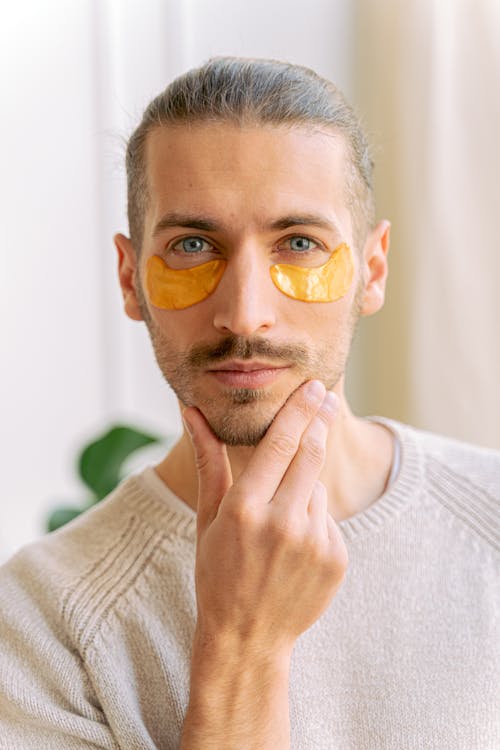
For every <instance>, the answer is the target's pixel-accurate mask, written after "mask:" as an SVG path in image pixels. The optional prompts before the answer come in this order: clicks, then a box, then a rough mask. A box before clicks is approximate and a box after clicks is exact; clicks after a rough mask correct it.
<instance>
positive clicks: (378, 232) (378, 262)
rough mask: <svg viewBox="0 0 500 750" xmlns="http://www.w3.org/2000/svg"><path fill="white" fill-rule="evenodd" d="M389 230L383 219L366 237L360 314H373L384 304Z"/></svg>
mask: <svg viewBox="0 0 500 750" xmlns="http://www.w3.org/2000/svg"><path fill="white" fill-rule="evenodd" d="M390 231H391V225H390V223H389V222H388V221H386V220H384V221H381V222H380V223H379V224H377V226H376V227H375V229H373V230H372V231H371V232H370V233H369V235H368V237H367V239H366V242H365V246H364V248H363V258H362V269H361V270H362V273H363V277H364V280H365V289H364V294H363V301H362V304H361V311H360V312H361V315H373V313H376V312H378V310H380V308H381V307H382V306H383V304H384V300H385V285H386V282H387V275H388V272H389V268H388V265H387V253H388V252H389V234H390Z"/></svg>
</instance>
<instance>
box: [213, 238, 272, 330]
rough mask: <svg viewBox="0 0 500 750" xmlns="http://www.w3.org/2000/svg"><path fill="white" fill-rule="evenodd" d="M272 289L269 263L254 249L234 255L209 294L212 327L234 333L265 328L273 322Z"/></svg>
mask: <svg viewBox="0 0 500 750" xmlns="http://www.w3.org/2000/svg"><path fill="white" fill-rule="evenodd" d="M275 292H276V289H275V287H274V285H273V283H272V280H271V275H270V273H269V266H268V265H266V263H265V262H264V261H263V260H262V259H258V258H256V253H255V252H253V253H252V252H248V253H243V252H242V253H241V254H237V255H234V256H233V257H231V258H230V259H229V260H228V263H227V266H226V270H225V271H224V275H223V277H222V279H221V280H220V282H219V285H218V287H217V290H216V292H215V294H214V295H213V303H214V319H213V322H214V326H215V328H217V330H218V331H220V332H221V333H225V334H227V333H228V332H230V333H232V334H233V335H235V336H251V335H254V334H256V333H259V332H260V333H263V332H265V331H268V330H269V329H270V328H272V326H273V325H274V324H275V322H276V310H275V307H276V295H275Z"/></svg>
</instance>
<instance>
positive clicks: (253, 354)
mask: <svg viewBox="0 0 500 750" xmlns="http://www.w3.org/2000/svg"><path fill="white" fill-rule="evenodd" d="M136 290H138V295H137V296H138V300H139V304H140V308H141V312H142V316H143V318H144V322H145V323H146V326H147V328H148V331H149V335H150V338H151V343H152V346H153V350H154V354H155V357H156V361H157V362H158V366H159V367H160V370H161V372H162V374H163V376H164V378H165V380H166V381H167V383H168V384H169V385H170V387H171V388H172V390H173V391H174V393H175V395H176V396H177V398H178V399H179V401H180V402H181V404H183V405H184V406H195V407H197V408H198V409H199V410H200V411H201V412H202V414H203V415H204V417H205V419H206V421H207V422H208V424H209V426H210V428H211V429H212V432H213V433H214V435H215V436H216V437H217V438H218V439H219V440H220V441H221V442H223V443H225V444H226V445H229V446H253V447H254V446H256V445H258V443H259V442H260V441H261V440H262V438H263V437H264V435H265V434H266V432H267V431H268V429H269V427H270V426H271V424H272V422H273V420H274V418H275V416H276V415H277V413H278V412H279V410H280V409H281V408H282V406H283V405H284V404H285V403H286V401H287V400H288V398H289V397H290V396H291V395H292V393H293V392H294V391H295V389H296V388H298V387H300V385H302V383H304V382H306V381H307V380H311V379H316V380H321V381H322V382H323V383H324V385H325V387H326V388H327V390H332V389H333V388H335V386H336V385H337V383H338V382H339V380H340V378H341V377H342V376H343V374H344V372H345V368H346V365H347V359H348V355H349V350H350V347H351V342H352V339H353V336H354V334H355V331H356V327H357V324H358V321H359V318H360V312H359V311H360V308H361V302H362V296H363V295H362V292H363V285H362V284H361V283H360V284H359V285H358V288H357V290H356V295H355V299H354V302H353V305H352V309H351V311H350V314H349V316H348V319H347V321H344V324H343V325H342V326H339V328H342V330H337V331H332V334H331V336H330V337H329V338H328V340H327V341H323V342H320V344H319V346H318V344H317V343H316V342H315V348H314V350H312V349H311V347H310V346H306V345H304V344H298V343H296V342H283V343H281V344H276V343H274V342H270V341H269V340H268V339H265V338H263V337H261V336H258V337H257V336H255V337H251V338H247V337H241V336H234V335H228V336H225V337H224V338H222V339H219V340H218V341H217V343H216V344H212V345H210V344H198V345H194V346H192V347H191V349H189V350H187V351H185V350H179V348H176V341H175V336H168V335H166V334H165V332H164V331H163V330H162V329H161V327H160V326H159V325H158V324H157V323H156V321H155V320H153V318H152V317H151V315H150V313H149V310H148V307H147V304H146V301H145V298H144V295H143V292H142V287H141V285H140V284H139V283H137V280H136ZM257 357H261V358H264V359H270V360H272V361H273V363H279V362H280V361H281V362H283V365H288V366H289V367H290V372H292V373H294V374H295V377H296V381H297V382H296V386H295V388H294V389H293V390H292V392H290V389H289V388H288V390H287V391H285V390H281V392H280V390H279V389H278V388H276V389H275V392H274V395H271V394H270V392H269V390H268V389H266V388H255V389H253V388H225V389H224V391H223V393H219V394H218V395H217V396H216V397H214V395H213V394H212V395H210V393H207V389H206V388H205V389H204V388H203V386H202V385H201V384H200V380H201V379H202V377H203V373H204V372H206V370H210V369H213V367H214V366H216V365H220V364H221V363H222V362H224V361H227V360H231V359H239V360H249V359H253V358H257ZM277 366H279V364H277Z"/></svg>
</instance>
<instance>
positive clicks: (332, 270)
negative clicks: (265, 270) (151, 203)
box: [270, 242, 354, 302]
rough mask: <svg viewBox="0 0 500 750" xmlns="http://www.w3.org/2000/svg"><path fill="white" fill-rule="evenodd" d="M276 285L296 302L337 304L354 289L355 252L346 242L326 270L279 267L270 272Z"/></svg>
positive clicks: (287, 265)
mask: <svg viewBox="0 0 500 750" xmlns="http://www.w3.org/2000/svg"><path fill="white" fill-rule="evenodd" d="M270 272H271V278H272V280H273V283H274V285H275V286H276V287H277V288H278V289H279V290H280V292H283V294H286V295H287V297H292V299H299V300H302V301H303V302H335V300H338V299H340V298H341V297H343V296H344V295H345V294H346V293H347V292H348V291H349V289H350V287H351V284H352V279H353V276H354V264H353V260H352V253H351V248H350V247H349V246H348V245H346V244H345V242H343V243H342V244H341V245H339V246H338V247H336V248H335V250H334V251H333V253H332V254H331V256H330V258H329V259H328V260H327V262H326V263H324V264H323V265H322V266H316V267H313V268H303V267H302V266H295V265H291V264H284V263H278V264H277V265H275V266H271V268H270Z"/></svg>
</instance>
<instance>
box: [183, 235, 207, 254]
mask: <svg viewBox="0 0 500 750" xmlns="http://www.w3.org/2000/svg"><path fill="white" fill-rule="evenodd" d="M180 244H182V249H183V250H184V252H185V253H201V252H202V251H203V250H204V247H203V246H204V245H209V243H208V242H206V241H205V240H203V239H202V238H201V237H186V239H184V240H182V242H181V243H180ZM209 247H210V245H209Z"/></svg>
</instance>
